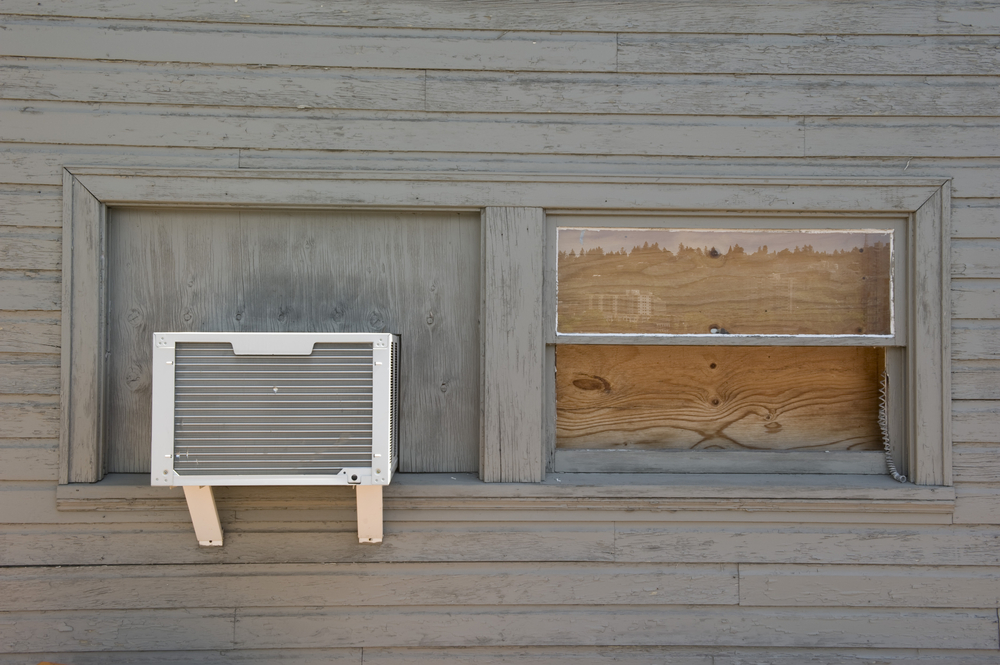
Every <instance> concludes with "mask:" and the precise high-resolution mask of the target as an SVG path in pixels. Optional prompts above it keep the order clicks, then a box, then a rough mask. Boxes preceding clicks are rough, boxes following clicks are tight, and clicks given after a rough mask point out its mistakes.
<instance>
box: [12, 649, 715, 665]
mask: <svg viewBox="0 0 1000 665" xmlns="http://www.w3.org/2000/svg"><path fill="white" fill-rule="evenodd" d="M361 651H362V650H361V649H351V648H347V649H288V648H286V649H253V650H242V649H226V650H224V651H188V650H181V649H173V650H169V651H147V650H143V651H103V652H81V651H68V652H66V651H63V652H53V651H44V652H41V653H37V654H32V656H31V657H32V658H33V659H34V661H37V660H38V659H39V658H43V659H45V661H48V662H51V663H73V664H74V665H125V664H126V663H127V664H128V665H222V664H223V663H228V664H230V665H270V664H271V663H282V664H284V665H327V664H328V663H330V664H332V665H362V659H361ZM34 661H33V662H34ZM0 663H2V664H3V665H22V664H23V663H24V655H23V654H22V655H16V654H13V655H3V654H0ZM698 665H701V664H698Z"/></svg>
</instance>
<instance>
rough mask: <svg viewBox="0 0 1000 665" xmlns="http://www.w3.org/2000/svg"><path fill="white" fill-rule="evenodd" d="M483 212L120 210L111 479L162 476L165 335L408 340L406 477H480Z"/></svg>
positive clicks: (116, 219) (403, 415) (115, 247)
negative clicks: (153, 446)
mask: <svg viewBox="0 0 1000 665" xmlns="http://www.w3.org/2000/svg"><path fill="white" fill-rule="evenodd" d="M478 221H479V220H478V217H477V216H469V215H459V214H455V213H450V214H444V213H440V214H429V215H428V214H424V215H416V214H409V213H400V214H395V213H388V214H379V213H343V212H341V213H332V212H299V213H290V212H253V211H244V212H223V211H216V212H204V211H203V212H183V211H174V212H168V211H159V212H158V211H155V210H144V211H140V210H121V209H119V210H115V211H113V212H112V215H111V222H110V232H109V233H110V250H109V252H110V257H111V259H110V270H109V281H110V292H109V298H110V303H111V314H110V329H111V334H110V349H111V351H110V356H109V373H110V374H109V375H110V377H111V380H110V383H109V390H110V392H109V403H108V413H109V414H111V416H112V417H111V419H110V421H109V431H108V450H109V458H108V465H107V466H108V471H109V472H122V473H136V472H143V471H148V468H149V466H148V465H149V446H148V441H149V418H150V416H149V413H150V402H149V400H150V380H151V375H150V362H151V360H150V358H151V354H152V341H151V340H152V335H153V333H154V332H170V331H172V332H179V331H201V330H206V331H258V332H285V331H288V332H295V331H298V332H391V333H394V334H399V335H401V337H402V342H401V344H402V350H401V363H402V366H401V370H400V377H401V385H400V427H401V430H400V460H401V469H402V470H403V471H438V472H442V471H473V470H475V469H477V468H478V431H479V399H478V390H479V388H478V386H479V355H478V354H479V349H478V343H477V341H478V312H479V288H478V286H479V261H478V259H479V224H478Z"/></svg>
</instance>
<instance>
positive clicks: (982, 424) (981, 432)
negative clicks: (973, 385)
mask: <svg viewBox="0 0 1000 665" xmlns="http://www.w3.org/2000/svg"><path fill="white" fill-rule="evenodd" d="M951 420H952V431H953V435H954V438H955V441H964V442H970V443H975V442H979V443H1000V401H996V400H975V401H972V400H970V401H956V402H954V405H953V407H952V419H951Z"/></svg>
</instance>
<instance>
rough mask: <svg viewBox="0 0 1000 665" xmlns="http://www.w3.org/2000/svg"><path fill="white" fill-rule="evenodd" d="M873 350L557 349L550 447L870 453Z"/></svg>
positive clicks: (875, 442)
mask: <svg viewBox="0 0 1000 665" xmlns="http://www.w3.org/2000/svg"><path fill="white" fill-rule="evenodd" d="M879 354H880V352H879V351H877V350H875V349H871V348H845V347H837V348H822V347H817V348H809V349H802V348H795V347H783V348H779V347H766V348H764V347H724V348H720V347H716V348H713V347H625V346H598V345H594V346H591V345H588V346H580V345H562V346H560V347H559V348H558V349H557V351H556V370H557V373H556V413H557V416H556V418H557V419H556V437H557V439H556V441H557V444H556V445H557V446H558V447H560V448H621V449H632V448H636V449H640V450H644V449H657V450H661V449H662V450H669V449H675V450H687V449H706V450H708V449H722V450H806V449H812V450H819V451H823V450H872V449H876V448H879V447H881V434H880V432H879V429H878V423H877V421H878V356H879Z"/></svg>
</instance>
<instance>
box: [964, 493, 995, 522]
mask: <svg viewBox="0 0 1000 665" xmlns="http://www.w3.org/2000/svg"><path fill="white" fill-rule="evenodd" d="M955 494H956V497H955V498H956V500H955V516H954V523H955V524H1000V489H997V488H994V487H981V486H980V487H977V486H972V487H957V488H956V489H955Z"/></svg>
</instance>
